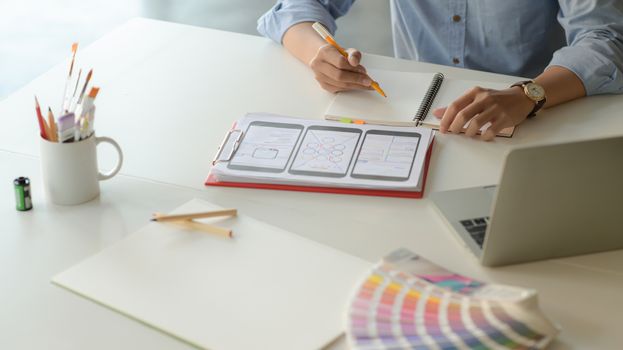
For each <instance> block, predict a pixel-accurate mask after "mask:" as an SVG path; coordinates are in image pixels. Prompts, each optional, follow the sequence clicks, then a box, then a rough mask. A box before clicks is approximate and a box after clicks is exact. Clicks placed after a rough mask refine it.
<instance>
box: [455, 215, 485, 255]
mask: <svg viewBox="0 0 623 350" xmlns="http://www.w3.org/2000/svg"><path fill="white" fill-rule="evenodd" d="M488 222H489V217H488V216H486V217H482V218H475V219H467V220H461V225H463V227H464V228H465V229H466V230H467V232H469V235H470V236H472V238H473V239H474V241H475V242H476V244H478V246H479V247H480V248H482V244H483V243H484V241H485V232H486V231H487V223H488Z"/></svg>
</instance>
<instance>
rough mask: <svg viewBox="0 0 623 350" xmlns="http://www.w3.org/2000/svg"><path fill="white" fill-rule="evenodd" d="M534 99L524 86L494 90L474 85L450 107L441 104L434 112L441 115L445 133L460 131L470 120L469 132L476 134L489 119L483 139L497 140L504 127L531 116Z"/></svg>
mask: <svg viewBox="0 0 623 350" xmlns="http://www.w3.org/2000/svg"><path fill="white" fill-rule="evenodd" d="M533 108H534V102H533V101H532V100H530V99H529V98H528V97H527V96H526V94H525V93H524V92H523V90H522V89H521V87H513V88H510V89H504V90H492V89H485V88H481V87H474V88H472V89H470V90H469V91H467V92H466V93H465V94H463V96H461V97H459V98H458V99H456V100H455V101H454V102H452V103H451V104H450V105H449V106H448V107H444V108H437V109H435V110H434V111H433V115H435V116H436V117H437V118H440V119H441V125H440V127H439V130H440V131H441V132H442V133H446V132H448V131H449V132H452V133H460V132H461V131H462V130H463V128H464V127H465V124H467V123H468V122H469V125H468V126H467V130H466V131H465V135H466V136H470V137H472V136H475V135H476V134H477V133H478V131H479V130H480V128H481V127H482V126H484V125H485V124H487V123H491V125H490V126H489V127H488V128H487V130H486V131H484V132H483V133H482V135H481V136H480V138H481V139H482V140H487V141H489V140H493V138H494V137H495V135H496V134H497V133H498V132H500V131H501V130H502V129H504V128H507V127H509V126H515V125H517V124H519V123H521V122H522V121H524V119H526V118H527V117H528V114H529V113H530V111H532V109H533Z"/></svg>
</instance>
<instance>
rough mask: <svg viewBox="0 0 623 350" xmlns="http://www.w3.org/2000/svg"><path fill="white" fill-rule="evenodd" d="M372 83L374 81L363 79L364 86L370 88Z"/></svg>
mask: <svg viewBox="0 0 623 350" xmlns="http://www.w3.org/2000/svg"><path fill="white" fill-rule="evenodd" d="M371 83H372V80H370V79H368V78H364V79H363V85H365V86H370V84H371Z"/></svg>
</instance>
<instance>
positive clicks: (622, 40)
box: [549, 0, 623, 95]
mask: <svg viewBox="0 0 623 350" xmlns="http://www.w3.org/2000/svg"><path fill="white" fill-rule="evenodd" d="M559 4H560V11H559V12H558V22H559V23H560V24H561V25H562V27H563V28H564V29H565V33H566V36H567V44H568V46H565V47H563V48H561V49H559V50H558V51H556V52H555V53H554V56H553V58H552V60H551V62H550V64H549V65H550V66H561V67H564V68H567V69H569V70H571V71H572V72H574V73H575V74H576V75H577V76H578V77H579V78H580V79H581V80H582V82H583V83H584V88H585V89H586V94H587V95H597V94H616V93H623V1H621V0H559Z"/></svg>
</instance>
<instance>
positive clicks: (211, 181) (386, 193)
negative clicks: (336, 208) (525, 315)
mask: <svg viewBox="0 0 623 350" xmlns="http://www.w3.org/2000/svg"><path fill="white" fill-rule="evenodd" d="M433 143H434V139H433V141H431V144H430V146H428V151H427V152H426V160H425V161H424V169H423V170H422V171H423V172H424V174H423V175H422V191H420V192H407V191H392V190H369V189H360V188H336V187H320V186H294V185H277V184H259V183H249V182H224V181H217V180H216V176H214V175H212V174H209V175H208V178H207V179H206V181H205V185H206V186H222V187H239V188H256V189H262V190H281V191H299V192H320V193H337V194H354V195H360V196H381V197H398V198H422V196H423V195H424V189H425V187H426V177H427V175H428V166H429V163H430V157H431V153H432V150H433Z"/></svg>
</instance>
